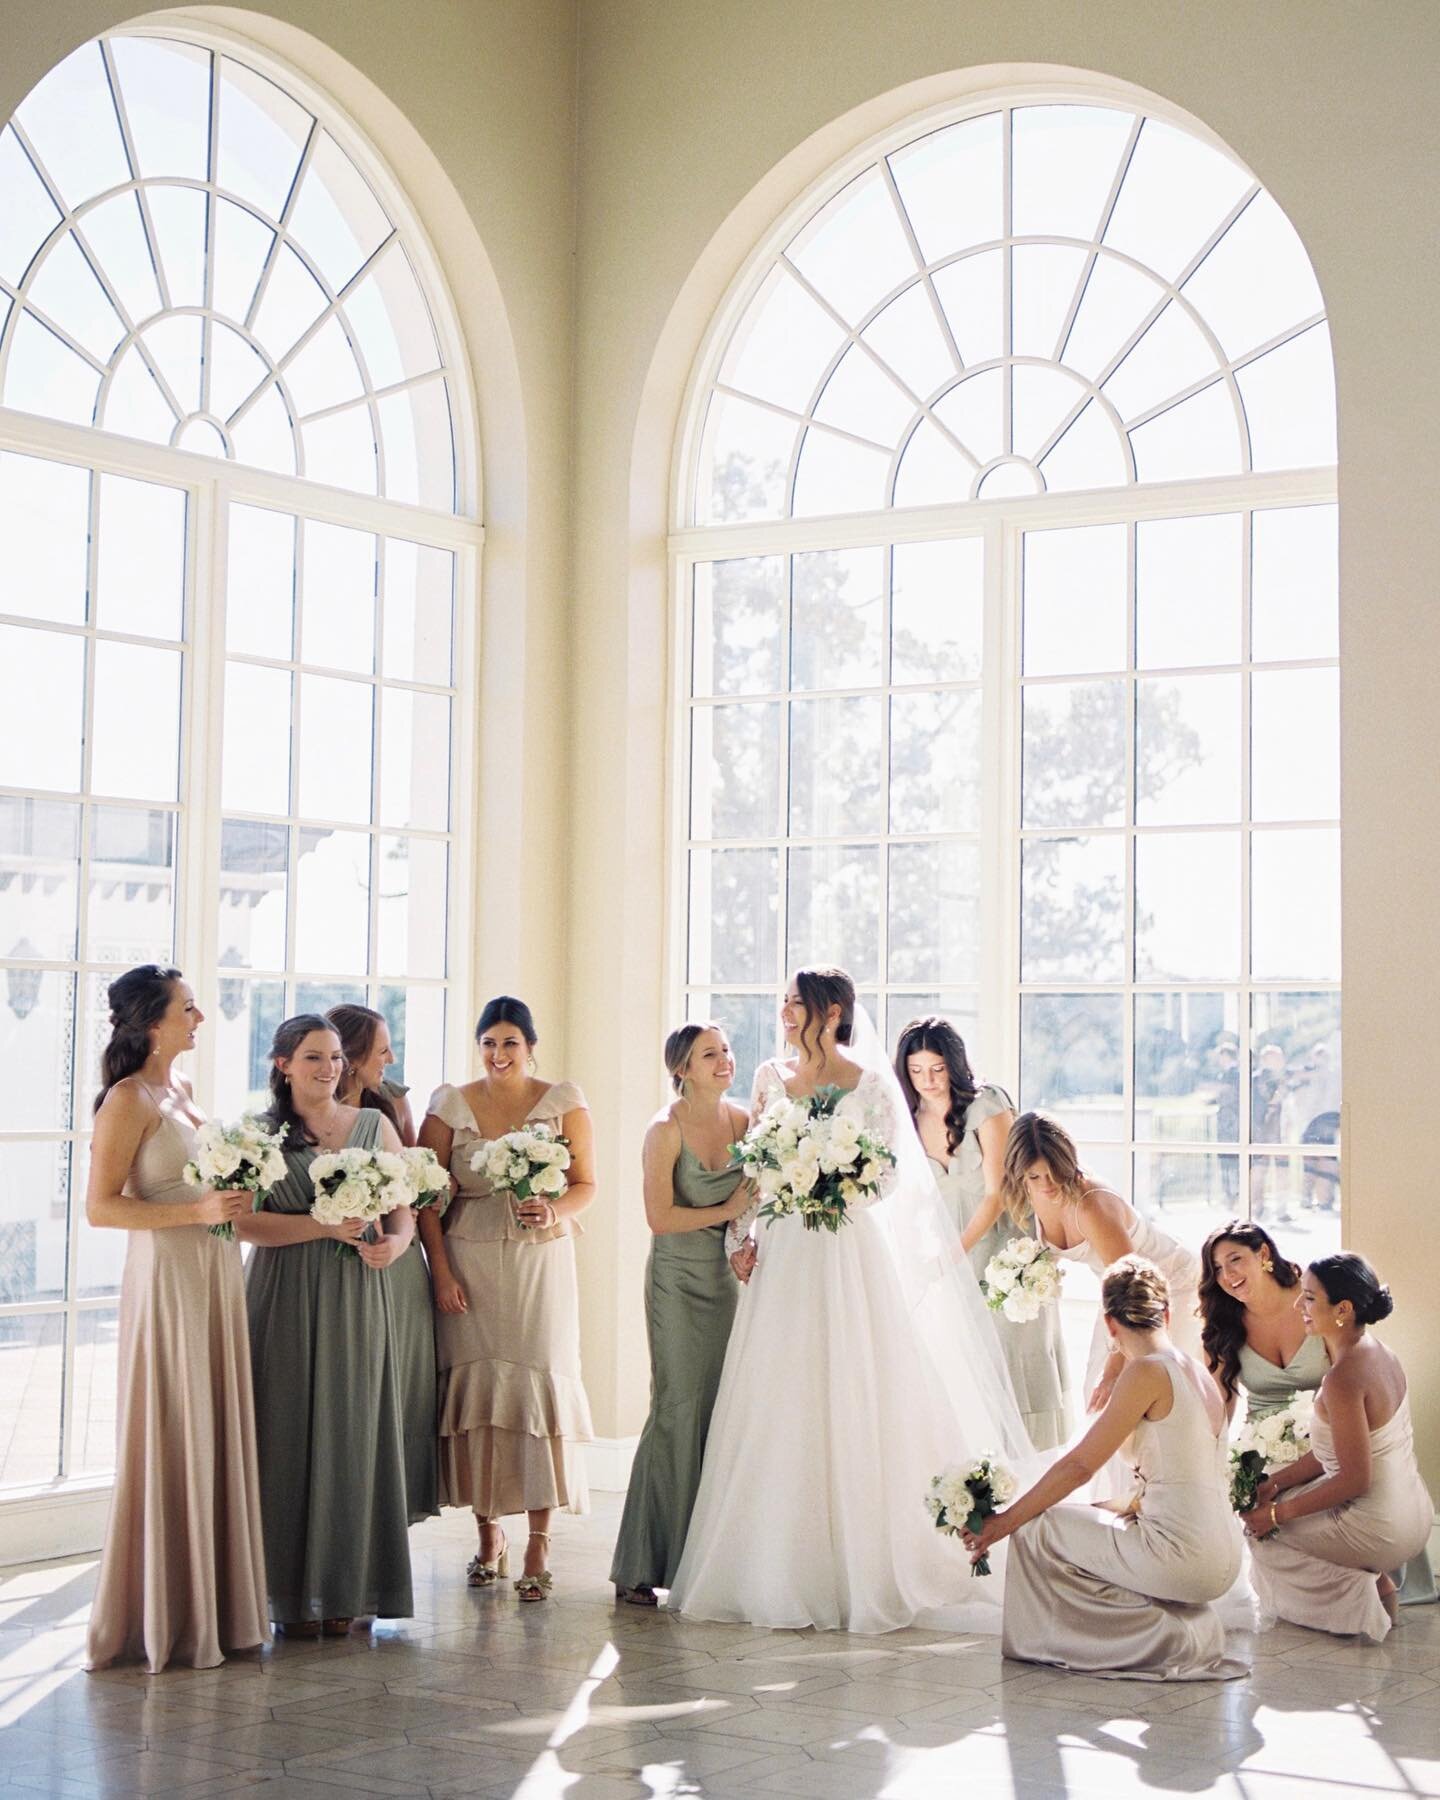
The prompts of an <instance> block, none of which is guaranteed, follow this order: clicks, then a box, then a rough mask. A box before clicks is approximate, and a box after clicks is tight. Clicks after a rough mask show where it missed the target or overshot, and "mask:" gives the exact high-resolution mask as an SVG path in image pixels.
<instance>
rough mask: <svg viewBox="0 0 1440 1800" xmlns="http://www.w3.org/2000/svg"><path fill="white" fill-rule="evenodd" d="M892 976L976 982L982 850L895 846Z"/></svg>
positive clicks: (892, 849)
mask: <svg viewBox="0 0 1440 1800" xmlns="http://www.w3.org/2000/svg"><path fill="white" fill-rule="evenodd" d="M889 941H890V952H889V960H890V969H889V979H890V980H891V981H914V982H934V983H937V984H938V983H953V982H973V981H976V980H978V979H979V974H980V851H979V847H978V846H977V845H975V844H963V843H942V844H892V845H891V846H890V912H889Z"/></svg>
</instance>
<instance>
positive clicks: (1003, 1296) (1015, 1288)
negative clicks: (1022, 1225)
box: [980, 1237, 1063, 1325]
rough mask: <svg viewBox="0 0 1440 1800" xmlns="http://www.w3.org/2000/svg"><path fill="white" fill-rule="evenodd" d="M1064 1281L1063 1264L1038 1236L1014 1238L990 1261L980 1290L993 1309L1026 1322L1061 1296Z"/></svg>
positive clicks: (1035, 1317)
mask: <svg viewBox="0 0 1440 1800" xmlns="http://www.w3.org/2000/svg"><path fill="white" fill-rule="evenodd" d="M1062 1280H1063V1276H1062V1274H1061V1269H1060V1264H1059V1263H1058V1262H1057V1261H1056V1259H1055V1257H1054V1256H1053V1255H1052V1254H1051V1252H1050V1251H1049V1250H1048V1249H1047V1248H1046V1247H1045V1245H1044V1244H1042V1243H1041V1242H1040V1240H1039V1239H1038V1238H1033V1237H1013V1238H1011V1240H1010V1242H1009V1243H1008V1244H1006V1245H1005V1246H1004V1248H1003V1249H1001V1250H997V1251H996V1253H995V1255H994V1256H992V1257H991V1258H990V1260H989V1262H988V1263H986V1265H985V1278H984V1280H983V1281H982V1282H981V1283H980V1292H981V1293H982V1294H984V1296H985V1304H986V1305H987V1306H988V1307H989V1308H990V1310H991V1312H998V1313H1003V1314H1004V1315H1005V1317H1006V1318H1007V1319H1010V1320H1013V1322H1014V1323H1015V1324H1017V1325H1024V1324H1028V1322H1029V1321H1030V1320H1031V1319H1038V1318H1039V1317H1040V1312H1041V1308H1042V1307H1046V1306H1048V1305H1049V1304H1050V1303H1051V1301H1052V1300H1058V1299H1059V1298H1060V1287H1061V1283H1062Z"/></svg>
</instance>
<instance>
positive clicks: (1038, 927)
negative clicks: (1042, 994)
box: [1020, 837, 1125, 981]
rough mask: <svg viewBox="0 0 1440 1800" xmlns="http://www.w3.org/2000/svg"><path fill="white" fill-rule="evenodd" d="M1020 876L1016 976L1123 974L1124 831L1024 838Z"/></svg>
mask: <svg viewBox="0 0 1440 1800" xmlns="http://www.w3.org/2000/svg"><path fill="white" fill-rule="evenodd" d="M1020 880H1021V900H1020V940H1021V957H1020V975H1021V979H1022V980H1023V981H1051V980H1056V979H1059V980H1071V981H1123V980H1124V978H1125V842H1124V839H1123V838H1120V837H1100V838H1092V837H1072V838H1027V839H1026V840H1025V843H1024V845H1023V847H1022V851H1021V877H1020Z"/></svg>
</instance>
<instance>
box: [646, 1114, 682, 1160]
mask: <svg viewBox="0 0 1440 1800" xmlns="http://www.w3.org/2000/svg"><path fill="white" fill-rule="evenodd" d="M680 1143H681V1136H680V1122H679V1120H678V1119H677V1118H676V1117H675V1110H674V1107H673V1106H662V1107H661V1108H660V1110H659V1112H657V1113H656V1114H655V1117H654V1118H653V1119H651V1121H650V1123H649V1125H648V1126H647V1127H646V1130H645V1146H646V1148H647V1149H649V1147H650V1146H651V1145H652V1144H653V1145H656V1146H657V1147H658V1146H659V1145H661V1144H674V1146H675V1148H676V1150H677V1151H678V1150H679V1148H680Z"/></svg>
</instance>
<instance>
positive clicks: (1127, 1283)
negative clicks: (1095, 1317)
mask: <svg viewBox="0 0 1440 1800" xmlns="http://www.w3.org/2000/svg"><path fill="white" fill-rule="evenodd" d="M1169 1309H1170V1283H1169V1282H1168V1281H1166V1279H1165V1277H1164V1276H1163V1275H1162V1274H1161V1273H1160V1271H1159V1269H1157V1268H1156V1267H1155V1265H1154V1263H1152V1262H1151V1261H1150V1259H1149V1258H1148V1257H1145V1256H1122V1257H1121V1258H1120V1260H1119V1261H1118V1262H1113V1263H1111V1265H1110V1267H1109V1268H1108V1269H1107V1270H1106V1271H1105V1273H1104V1275H1103V1276H1102V1278H1101V1281H1100V1310H1101V1312H1103V1313H1104V1315H1105V1317H1106V1318H1107V1319H1113V1320H1114V1321H1115V1323H1116V1324H1117V1325H1124V1326H1127V1327H1128V1328H1129V1329H1130V1330H1131V1331H1160V1330H1162V1329H1163V1327H1164V1324H1165V1314H1166V1313H1167V1312H1168V1311H1169Z"/></svg>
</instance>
